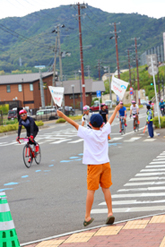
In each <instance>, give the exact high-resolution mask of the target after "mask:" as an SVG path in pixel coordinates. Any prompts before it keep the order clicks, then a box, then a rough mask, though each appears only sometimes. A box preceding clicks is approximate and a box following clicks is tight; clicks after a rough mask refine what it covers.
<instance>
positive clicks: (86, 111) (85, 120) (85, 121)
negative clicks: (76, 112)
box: [81, 105, 92, 128]
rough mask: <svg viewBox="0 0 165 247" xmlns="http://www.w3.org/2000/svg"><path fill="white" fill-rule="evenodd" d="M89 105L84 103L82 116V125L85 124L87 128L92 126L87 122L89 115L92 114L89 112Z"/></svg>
mask: <svg viewBox="0 0 165 247" xmlns="http://www.w3.org/2000/svg"><path fill="white" fill-rule="evenodd" d="M89 110H90V107H89V106H88V105H85V106H84V107H83V113H84V114H83V116H82V124H81V125H82V126H84V125H86V127H88V128H92V127H91V126H90V124H89V122H90V117H91V116H92V113H90V112H89Z"/></svg>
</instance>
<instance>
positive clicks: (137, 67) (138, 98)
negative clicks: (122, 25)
mask: <svg viewBox="0 0 165 247" xmlns="http://www.w3.org/2000/svg"><path fill="white" fill-rule="evenodd" d="M135 53H136V71H137V86H138V103H139V105H140V84H139V70H138V54H137V39H136V38H135Z"/></svg>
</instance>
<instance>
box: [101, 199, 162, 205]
mask: <svg viewBox="0 0 165 247" xmlns="http://www.w3.org/2000/svg"><path fill="white" fill-rule="evenodd" d="M147 203H149V204H152V203H165V200H155V201H151V200H148V201H137V200H123V201H112V205H114V206H115V205H127V204H147ZM98 205H99V206H106V202H101V203H99V204H98Z"/></svg>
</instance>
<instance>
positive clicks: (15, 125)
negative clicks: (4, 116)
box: [0, 121, 44, 133]
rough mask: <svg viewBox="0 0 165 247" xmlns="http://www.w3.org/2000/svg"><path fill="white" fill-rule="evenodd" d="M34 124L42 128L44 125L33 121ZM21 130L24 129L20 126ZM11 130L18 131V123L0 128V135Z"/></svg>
mask: <svg viewBox="0 0 165 247" xmlns="http://www.w3.org/2000/svg"><path fill="white" fill-rule="evenodd" d="M35 123H36V125H37V126H43V125H44V123H43V122H42V121H35ZM22 128H23V129H24V127H23V126H22ZM13 130H18V123H15V124H8V125H5V126H4V125H3V126H0V133H3V132H8V131H13Z"/></svg>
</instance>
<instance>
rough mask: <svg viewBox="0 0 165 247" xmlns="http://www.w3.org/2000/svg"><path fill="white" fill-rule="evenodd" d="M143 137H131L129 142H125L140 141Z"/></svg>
mask: <svg viewBox="0 0 165 247" xmlns="http://www.w3.org/2000/svg"><path fill="white" fill-rule="evenodd" d="M140 138H141V137H131V138H130V139H129V140H124V142H134V141H136V140H138V139H140Z"/></svg>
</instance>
